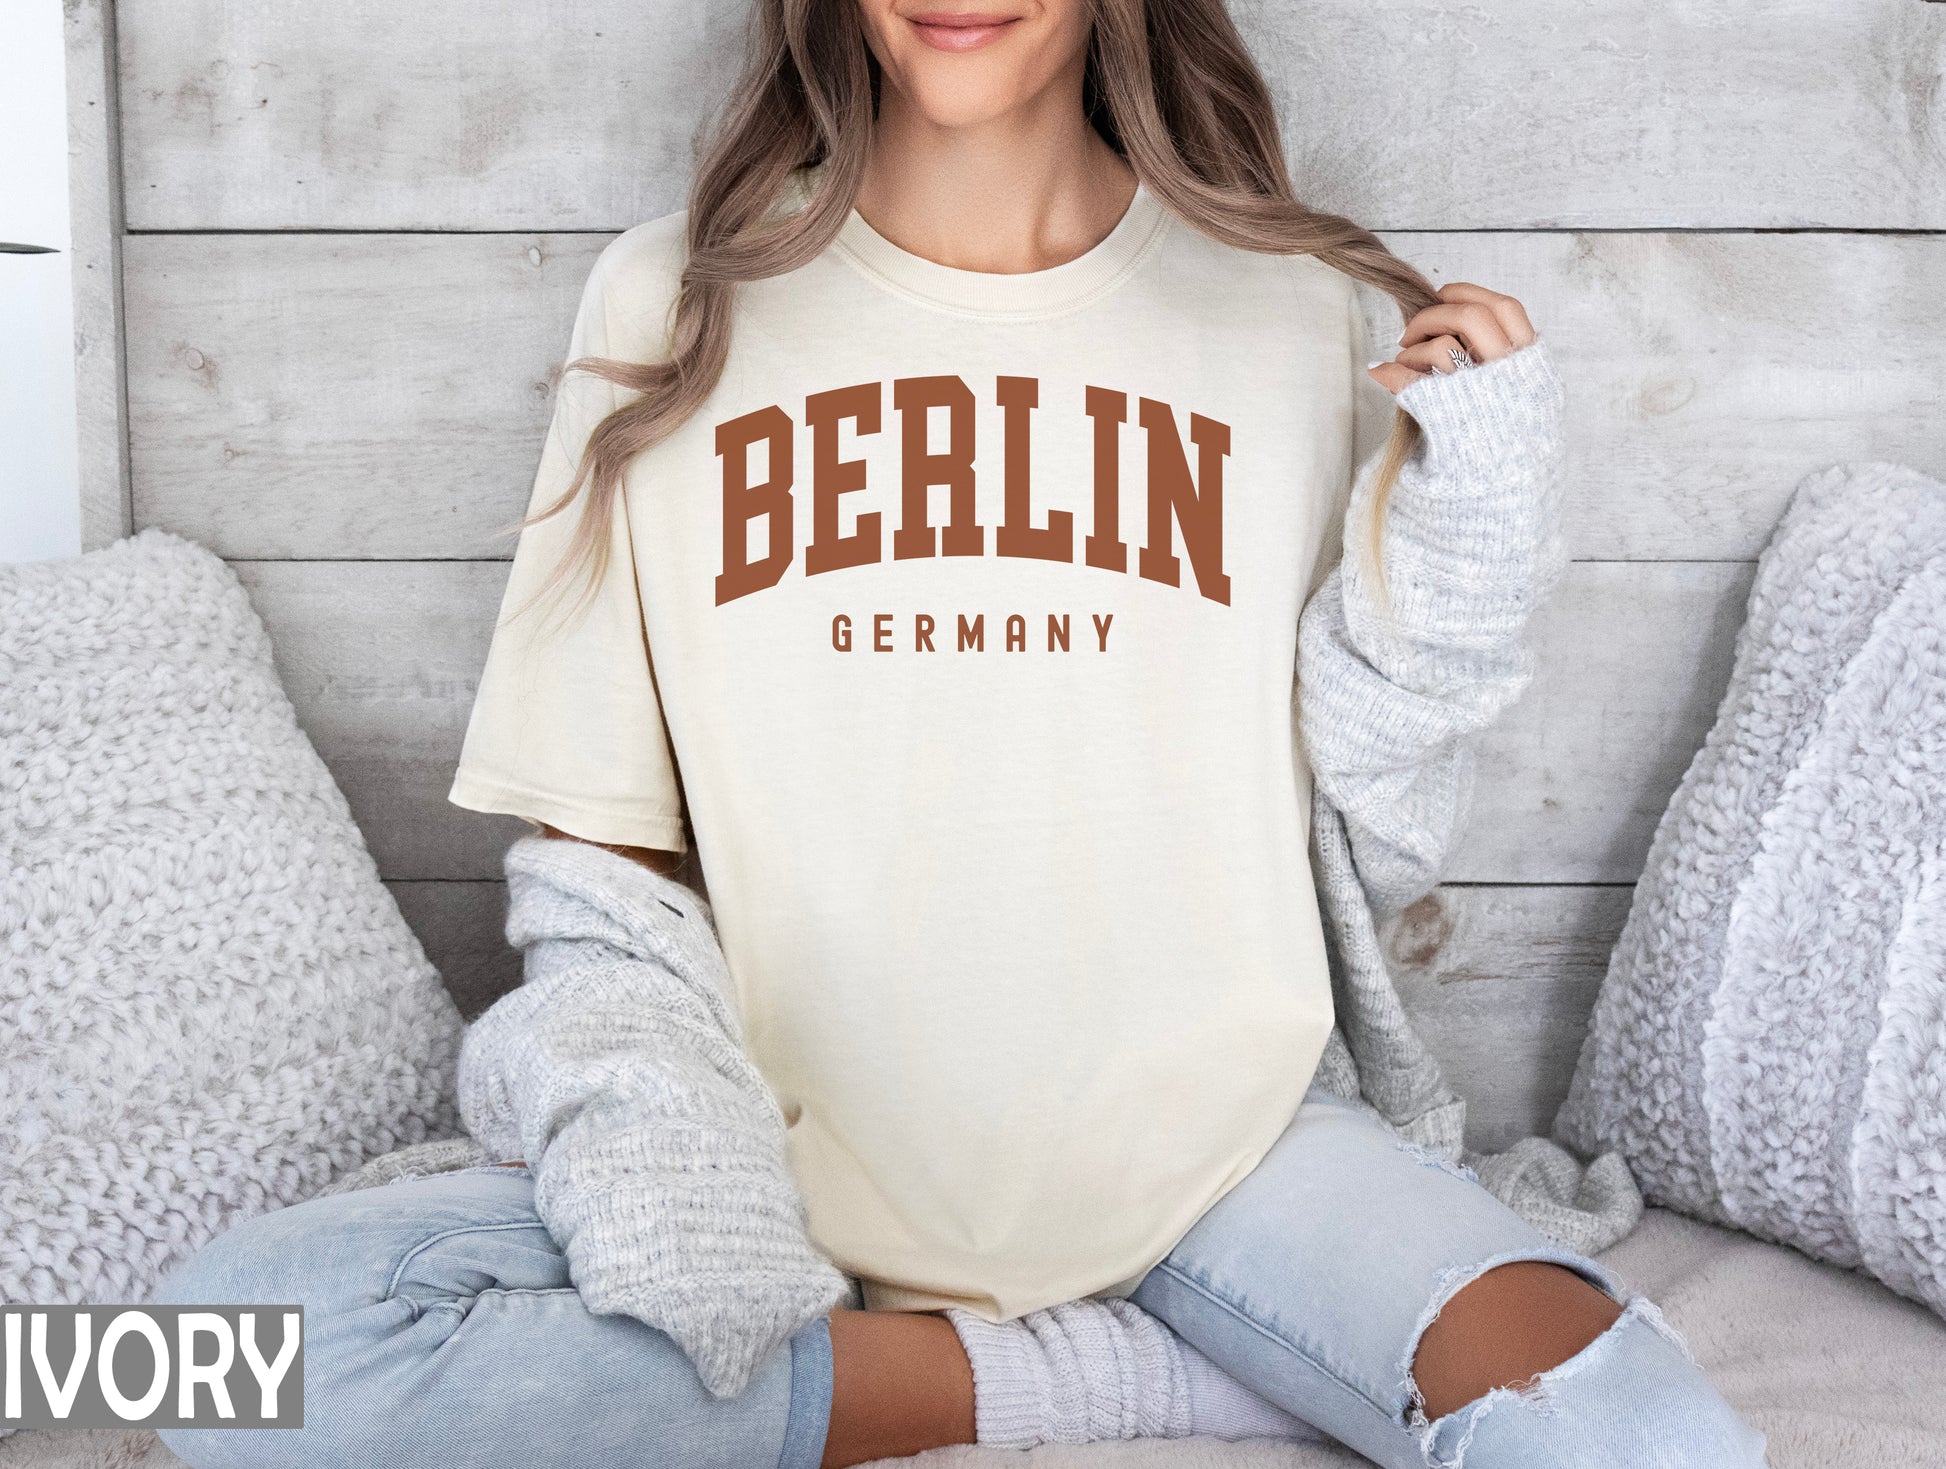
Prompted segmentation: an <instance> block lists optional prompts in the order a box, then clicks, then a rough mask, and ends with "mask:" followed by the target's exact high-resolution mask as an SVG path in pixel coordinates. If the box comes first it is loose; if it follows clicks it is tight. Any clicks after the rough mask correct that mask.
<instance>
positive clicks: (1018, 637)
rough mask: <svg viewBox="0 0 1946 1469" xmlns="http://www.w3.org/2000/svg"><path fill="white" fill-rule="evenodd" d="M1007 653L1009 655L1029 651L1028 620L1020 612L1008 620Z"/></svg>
mask: <svg viewBox="0 0 1946 1469" xmlns="http://www.w3.org/2000/svg"><path fill="white" fill-rule="evenodd" d="M1007 651H1008V652H1009V653H1025V652H1026V651H1027V619H1026V618H1024V617H1022V616H1021V615H1020V614H1019V613H1018V612H1016V613H1015V614H1014V615H1013V616H1012V617H1009V618H1008V619H1007Z"/></svg>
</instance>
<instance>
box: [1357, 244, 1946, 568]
mask: <svg viewBox="0 0 1946 1469" xmlns="http://www.w3.org/2000/svg"><path fill="white" fill-rule="evenodd" d="M1389 243H1390V244H1392V245H1393V246H1395V247H1396V248H1397V249H1398V250H1399V251H1400V253H1401V254H1403V255H1404V256H1405V257H1406V258H1407V259H1409V260H1411V261H1412V262H1413V263H1414V264H1415V265H1417V266H1419V267H1420V268H1421V269H1422V270H1423V271H1425V272H1426V274H1427V275H1428V276H1429V277H1430V278H1431V279H1432V280H1433V282H1434V283H1435V284H1442V283H1444V282H1446V281H1450V280H1469V281H1476V282H1478V283H1480V284H1483V285H1487V286H1491V287H1492V288H1494V289H1495V290H1502V291H1506V292H1508V293H1510V294H1512V295H1514V296H1517V297H1519V298H1521V300H1522V301H1523V303H1524V304H1525V305H1526V306H1527V308H1528V311H1529V315H1530V317H1531V318H1532V320H1533V322H1534V324H1535V326H1536V328H1537V329H1538V330H1539V331H1540V332H1541V333H1542V334H1543V335H1545V336H1546V338H1547V340H1548V344H1549V348H1550V350H1551V351H1552V352H1553V354H1554V356H1555V358H1556V360H1557V363H1558V365H1559V368H1560V373H1561V378H1562V383H1563V386H1564V388H1565V389H1566V395H1567V404H1566V408H1565V414H1564V425H1563V430H1564V436H1565V440H1566V448H1567V458H1566V462H1565V467H1564V470H1563V473H1564V477H1565V481H1566V500H1565V505H1564V516H1565V530H1566V534H1567V539H1568V545H1569V547H1570V548H1571V550H1572V553H1573V554H1574V555H1576V556H1581V557H1589V558H1599V559H1624V560H1627V559H1665V558H1666V559H1674V560H1740V559H1745V558H1750V557H1754V556H1755V555H1756V554H1757V552H1758V551H1759V550H1761V549H1762V547H1763V544H1764V542H1765V541H1766V540H1767V539H1768V538H1769V535H1770V531H1771V528H1772V527H1773V526H1774V525H1775V524H1776V523H1777V518H1778V516H1779V515H1780V514H1781V513H1782V511H1783V508H1784V505H1785V503H1786V501H1787V500H1788V499H1789V496H1790V492H1791V489H1792V488H1793V487H1794V486H1795V485H1796V484H1797V482H1798V481H1799V480H1800V479H1801V478H1803V476H1804V475H1806V474H1807V473H1809V472H1810V471H1812V470H1814V469H1819V468H1822V467H1823V466H1825V465H1827V464H1832V463H1836V462H1838V461H1840V460H1847V459H1890V460H1897V461H1901V462H1904V463H1908V464H1912V465H1914V466H1916V467H1918V468H1921V469H1924V470H1927V471H1928V472H1931V473H1934V474H1942V473H1946V441H1942V440H1941V438H1940V435H1939V433H1938V430H1937V422H1938V405H1939V404H1940V403H1942V402H1946V358H1942V356H1941V354H1940V352H1939V350H1938V346H1937V344H1938V343H1939V341H1940V340H1942V338H1946V291H1942V290H1940V289H1939V284H1940V282H1941V281H1946V238H1942V237H1939V236H1932V237H1924V236H1920V237H1914V236H1890V235H1831V234H1727V235H1696V234H1681V233H1670V234H1519V235H1491V234H1488V235H1480V234H1427V235H1414V236H1393V237H1391V238H1390V240H1389ZM1365 294H1366V295H1367V302H1368V308H1369V309H1368V316H1371V317H1373V318H1374V319H1375V322H1374V324H1375V328H1376V326H1377V324H1378V323H1381V322H1382V323H1384V324H1385V325H1388V326H1390V327H1391V330H1390V331H1389V332H1381V333H1380V334H1379V336H1378V337H1377V340H1379V341H1382V342H1392V341H1396V340H1397V336H1398V331H1397V325H1396V324H1397V321H1398V311H1397V308H1396V307H1393V306H1392V305H1391V303H1390V302H1389V301H1386V300H1384V298H1383V297H1379V298H1377V300H1376V301H1375V302H1374V301H1373V300H1372V298H1371V293H1365Z"/></svg>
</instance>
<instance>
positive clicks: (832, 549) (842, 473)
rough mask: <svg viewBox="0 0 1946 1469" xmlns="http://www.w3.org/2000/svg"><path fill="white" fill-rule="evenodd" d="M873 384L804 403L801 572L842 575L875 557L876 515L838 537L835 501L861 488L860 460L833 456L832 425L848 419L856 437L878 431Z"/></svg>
mask: <svg viewBox="0 0 1946 1469" xmlns="http://www.w3.org/2000/svg"><path fill="white" fill-rule="evenodd" d="M881 396H882V395H881V394H880V392H879V385H878V384H877V383H859V384H858V385H857V386H856V387H850V388H833V389H831V390H830V391H829V392H825V393H813V394H811V396H810V397H808V398H806V399H805V400H804V421H805V423H807V424H808V425H810V429H811V544H810V545H809V546H808V547H806V548H805V551H804V574H805V575H806V576H816V575H818V573H820V572H824V571H842V570H843V569H844V568H845V567H847V566H868V565H870V564H871V563H872V562H874V561H876V560H878V559H879V520H880V515H879V512H878V511H876V510H874V511H872V512H871V513H870V514H867V515H861V516H859V517H858V528H857V529H856V530H854V531H853V532H852V533H851V534H850V535H848V536H841V535H839V534H838V497H839V496H840V495H848V494H850V493H851V492H852V491H853V490H862V489H864V488H865V461H864V460H863V459H840V458H839V457H838V425H839V424H840V423H842V422H843V421H844V420H845V419H847V418H849V419H852V420H853V421H854V422H856V423H857V425H858V432H859V433H861V434H875V433H877V432H878V428H879V402H880V398H881Z"/></svg>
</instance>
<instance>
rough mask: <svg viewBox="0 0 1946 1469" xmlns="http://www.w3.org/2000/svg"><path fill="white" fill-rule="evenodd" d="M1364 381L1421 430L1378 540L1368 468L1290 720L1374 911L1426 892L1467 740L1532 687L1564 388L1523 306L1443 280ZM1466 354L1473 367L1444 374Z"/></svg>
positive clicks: (1452, 822)
mask: <svg viewBox="0 0 1946 1469" xmlns="http://www.w3.org/2000/svg"><path fill="white" fill-rule="evenodd" d="M1440 296H1441V302H1440V304H1439V305H1437V306H1433V307H1429V308H1427V309H1426V310H1425V311H1423V312H1420V313H1419V314H1418V315H1416V316H1415V317H1414V318H1413V320H1412V322H1411V323H1408V326H1407V330H1406V332H1405V335H1404V337H1403V338H1402V339H1401V340H1402V341H1403V342H1404V343H1405V344H1406V345H1405V350H1403V351H1401V352H1400V353H1399V355H1398V358H1397V359H1396V361H1392V362H1387V363H1384V364H1382V365H1377V366H1375V367H1374V368H1373V369H1372V371H1371V376H1372V377H1373V378H1374V379H1375V380H1376V381H1378V382H1379V383H1381V385H1383V386H1385V387H1387V388H1388V389H1390V390H1391V391H1392V392H1393V393H1394V394H1395V395H1396V396H1395V398H1394V401H1395V402H1396V403H1397V404H1398V406H1400V407H1402V408H1404V409H1405V410H1406V411H1407V412H1408V413H1410V414H1411V415H1412V416H1413V417H1414V418H1415V419H1416V420H1417V421H1418V423H1419V426H1420V429H1421V431H1422V432H1421V438H1420V442H1419V444H1418V446H1417V447H1416V448H1415V450H1414V451H1413V454H1412V456H1411V457H1410V458H1409V459H1408V460H1407V461H1406V463H1405V465H1404V467H1403V468H1402V469H1401V471H1400V474H1399V478H1398V483H1397V485H1396V487H1395V488H1394V490H1393V493H1392V496H1391V500H1390V503H1389V505H1388V507H1387V510H1386V514H1385V520H1384V532H1383V539H1382V542H1381V549H1382V562H1383V572H1384V585H1383V587H1382V588H1381V587H1380V585H1379V584H1378V582H1377V581H1376V580H1375V579H1374V577H1373V574H1372V567H1371V566H1370V564H1369V558H1368V556H1367V554H1366V549H1365V548H1366V545H1367V541H1368V538H1369V535H1370V527H1371V523H1372V492H1373V482H1374V480H1375V478H1376V471H1377V456H1374V457H1373V458H1372V459H1371V460H1369V461H1368V462H1367V463H1366V464H1365V465H1364V466H1363V467H1362V468H1361V470H1360V471H1359V473H1358V475H1357V478H1356V481H1355V483H1354V486H1353V489H1352V492H1351V498H1350V501H1349V503H1348V504H1347V507H1346V511H1345V521H1344V524H1345V546H1346V551H1345V555H1344V557H1343V559H1342V560H1341V562H1340V563H1339V565H1338V566H1337V567H1335V568H1334V569H1333V570H1332V571H1331V572H1330V574H1329V575H1328V576H1327V577H1326V578H1325V580H1324V582H1323V584H1322V585H1321V586H1320V587H1319V589H1318V592H1317V594H1316V595H1315V596H1314V597H1313V598H1312V599H1311V601H1310V603H1309V605H1308V606H1307V607H1306V609H1305V612H1304V616H1303V619H1302V621H1301V622H1300V624H1299V634H1298V705H1299V724H1300V728H1301V731H1302V734H1303V738H1304V742H1305V747H1306V753H1307V755H1308V757H1309V759H1310V762H1311V768H1312V773H1313V777H1314V780H1315V782H1316V786H1317V789H1318V790H1319V791H1320V792H1321V793H1323V794H1324V795H1325V796H1326V797H1327V798H1328V799H1329V800H1330V801H1331V803H1332V804H1333V805H1334V806H1335V807H1337V809H1338V810H1339V811H1340V812H1341V813H1342V815H1343V817H1344V821H1345V827H1346V831H1347V833H1348V835H1349V838H1350V842H1351V849H1352V856H1353V861H1354V863H1355V865H1356V867H1357V869H1358V873H1359V877H1360V879H1361V881H1362V883H1363V884H1364V887H1365V889H1366V892H1367V895H1368V897H1369V898H1370V900H1371V903H1372V906H1373V909H1374V911H1375V912H1376V913H1377V914H1379V915H1380V916H1381V917H1382V916H1384V915H1387V914H1390V913H1393V912H1396V911H1398V909H1400V908H1402V907H1404V906H1406V905H1407V904H1409V903H1411V902H1413V901H1414V900H1416V899H1417V898H1419V897H1421V896H1423V895H1424V894H1425V893H1426V892H1427V891H1428V890H1429V889H1430V888H1431V887H1432V886H1433V884H1434V883H1435V882H1436V881H1437V879H1438V875H1439V869H1440V867H1441V865H1442V864H1443V862H1444V861H1445V859H1446V857H1447V855H1448V853H1449V852H1450V850H1451V848H1452V846H1453V843H1454V841H1455V839H1456V837H1457V835H1458V831H1459V826H1460V823H1461V822H1462V820H1463V819H1464V817H1465V814H1466V809H1467V805H1468V800H1469V797H1470V794H1471V786H1472V772H1473V766H1472V748H1471V737H1472V736H1473V735H1474V734H1476V733H1477V732H1478V731H1479V730H1481V729H1483V728H1484V727H1485V726H1487V725H1488V724H1490V723H1491V722H1492V721H1493V720H1494V719H1495V718H1496V717H1497V716H1498V715H1499V714H1500V712H1501V711H1502V710H1503V709H1505V708H1506V706H1507V705H1508V704H1510V703H1512V702H1513V700H1514V699H1515V698H1516V697H1517V696H1518V695H1519V694H1520V692H1521V690H1522V689H1523V688H1525V686H1526V684H1527V682H1528V680H1529V678H1530V677H1531V675H1532V669H1533V658H1532V653H1531V651H1530V650H1529V648H1528V647H1527V644H1526V640H1525V633H1526V628H1527V623H1528V619H1529V617H1530V615H1531V613H1532V612H1533V610H1534V608H1535V607H1536V606H1537V605H1538V603H1539V602H1540V600H1541V598H1542V597H1543V596H1544V595H1545V593H1546V592H1547V590H1548V589H1549V587H1550V586H1551V585H1552V583H1553V581H1554V580H1555V578H1556V577H1557V576H1558V574H1559V571H1560V568H1561V565H1562V564H1563V560H1564V557H1563V554H1562V549H1561V545H1560V541H1559V535H1558V527H1557V519H1558V515H1557V503H1558V499H1559V466H1558V461H1559V453H1560V408H1561V386H1560V381H1559V379H1558V377H1557V376H1556V374H1555V371H1554V366H1553V362H1552V360H1551V357H1550V355H1549V353H1548V349H1547V346H1546V344H1545V343H1544V342H1542V341H1540V340H1539V339H1538V337H1537V335H1536V334H1535V332H1534V331H1533V328H1532V327H1531V325H1529V324H1528V322H1527V317H1526V313H1525V312H1524V311H1523V310H1522V309H1521V308H1520V303H1519V302H1517V301H1514V300H1513V299H1512V298H1511V297H1505V296H1499V295H1497V294H1496V293H1494V292H1490V291H1486V290H1484V289H1483V288H1481V287H1479V286H1472V285H1467V284H1464V283H1454V284H1452V285H1449V286H1446V287H1444V288H1443V289H1442V290H1441V292H1440ZM1455 346H1463V347H1464V349H1465V350H1466V351H1467V352H1468V353H1469V354H1470V355H1471V356H1472V357H1473V359H1474V360H1475V362H1476V363H1477V364H1478V365H1477V366H1473V367H1467V368H1461V369H1459V370H1457V371H1451V370H1441V369H1440V367H1439V364H1440V363H1441V362H1442V361H1444V362H1445V363H1446V366H1447V368H1448V369H1450V368H1451V365H1452V364H1451V361H1450V358H1449V357H1448V351H1449V349H1450V348H1452V347H1455Z"/></svg>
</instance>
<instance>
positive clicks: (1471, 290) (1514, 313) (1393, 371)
mask: <svg viewBox="0 0 1946 1469" xmlns="http://www.w3.org/2000/svg"><path fill="white" fill-rule="evenodd" d="M1435 294H1436V295H1437V296H1438V297H1439V304H1438V305H1436V306H1428V307H1427V308H1426V309H1425V310H1424V311H1421V312H1419V313H1418V314H1417V315H1415V316H1414V317H1413V318H1412V320H1410V321H1408V322H1407V323H1406V324H1405V335H1404V336H1402V337H1400V338H1399V345H1400V347H1401V348H1402V349H1403V350H1402V351H1400V353H1399V355H1398V356H1397V357H1395V358H1393V359H1392V360H1391V361H1390V362H1377V363H1374V364H1372V365H1371V366H1369V367H1367V368H1366V369H1365V370H1366V371H1367V372H1369V373H1370V374H1371V375H1372V379H1373V381H1375V382H1376V383H1378V385H1379V386H1380V387H1382V388H1384V389H1385V390H1386V391H1387V392H1388V393H1396V392H1398V391H1399V390H1400V389H1402V388H1404V387H1405V386H1407V385H1408V384H1409V383H1416V382H1418V381H1419V379H1421V378H1423V377H1424V376H1425V375H1426V374H1427V373H1429V372H1440V373H1452V372H1458V371H1459V370H1460V369H1459V368H1458V367H1456V366H1454V364H1453V357H1452V353H1453V349H1454V348H1460V349H1463V350H1464V351H1465V352H1466V353H1467V355H1469V356H1470V357H1472V359H1473V360H1474V361H1475V362H1491V361H1493V359H1494V358H1496V357H1505V356H1506V355H1507V354H1508V353H1509V352H1514V351H1518V350H1519V349H1520V348H1522V347H1525V346H1527V345H1528V344H1529V343H1530V342H1532V341H1533V340H1534V335H1535V333H1534V328H1533V324H1532V323H1530V322H1529V321H1528V320H1527V308H1526V307H1524V306H1522V305H1521V304H1520V302H1518V301H1516V300H1515V299H1514V298H1513V297H1512V296H1503V295H1501V294H1500V293H1499V292H1498V291H1489V290H1488V289H1487V288H1486V287H1485V286H1476V285H1474V284H1472V283H1471V282H1470V281H1450V282H1448V283H1447V284H1446V285H1443V286H1441V287H1440V288H1439V290H1438V291H1437V292H1435Z"/></svg>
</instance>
